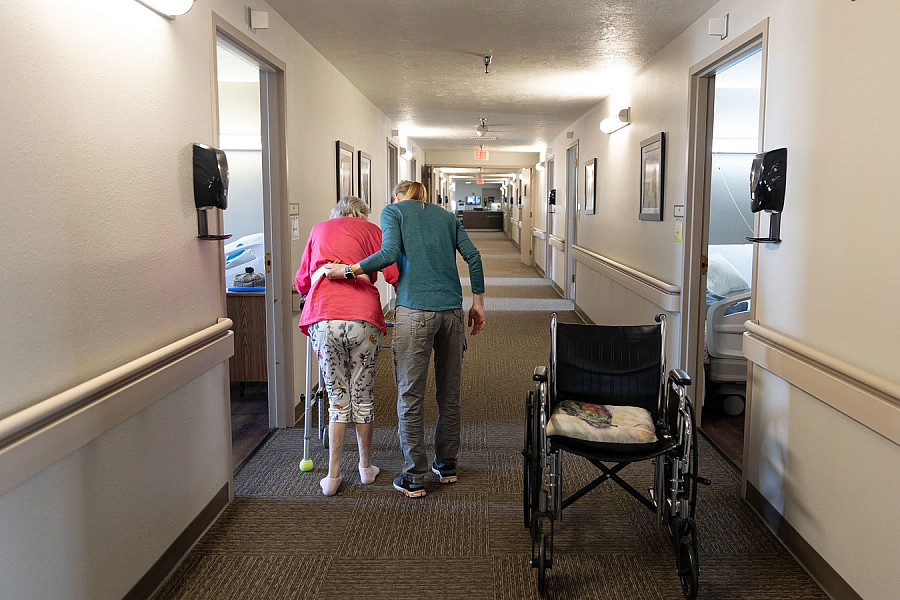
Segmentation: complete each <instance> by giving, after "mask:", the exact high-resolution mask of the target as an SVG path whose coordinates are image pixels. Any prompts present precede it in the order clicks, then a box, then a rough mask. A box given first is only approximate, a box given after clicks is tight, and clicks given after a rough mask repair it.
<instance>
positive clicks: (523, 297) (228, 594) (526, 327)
mask: <svg viewBox="0 0 900 600" xmlns="http://www.w3.org/2000/svg"><path fill="white" fill-rule="evenodd" d="M472 238H473V241H474V242H475V244H476V245H477V246H478V248H479V250H480V251H481V253H482V256H483V257H484V266H485V275H486V278H487V286H486V287H487V303H486V304H487V306H488V309H489V310H488V313H487V318H488V325H487V328H486V329H485V331H484V332H483V333H482V334H480V335H478V336H477V337H475V338H469V347H468V351H467V352H466V357H465V367H464V368H465V371H464V378H463V381H464V383H463V419H464V423H463V432H462V449H461V453H460V457H459V466H458V473H459V478H460V480H459V482H458V483H456V484H453V485H444V486H442V485H441V484H440V483H438V482H436V481H434V480H433V479H432V480H429V481H428V483H426V490H427V493H428V495H427V496H426V497H425V498H421V499H407V498H406V497H404V496H403V495H401V494H400V493H398V492H396V491H394V489H393V487H392V485H391V480H392V478H393V476H394V474H395V473H396V472H398V471H399V470H400V469H401V468H402V467H403V459H402V456H401V455H400V452H399V446H398V442H397V434H396V428H397V416H396V412H395V406H396V396H395V390H394V386H393V381H392V375H391V361H390V359H389V357H387V358H386V359H384V358H383V360H382V361H381V364H380V365H379V371H378V378H377V381H376V397H377V400H376V431H375V440H374V457H373V462H374V463H375V464H377V465H378V466H380V467H381V468H382V473H381V474H380V475H379V476H378V478H377V480H376V481H375V483H374V484H372V485H368V486H363V485H361V484H360V480H359V474H358V472H357V470H356V466H357V461H358V455H357V453H356V441H355V434H354V433H353V431H352V430H351V431H350V432H348V437H347V441H346V444H345V453H344V459H343V463H342V472H343V473H344V483H343V484H342V487H341V489H340V492H339V494H338V495H337V496H335V497H331V498H325V497H323V496H322V495H321V493H320V490H319V486H318V481H319V479H320V478H321V477H323V476H324V474H325V472H326V466H327V450H324V449H322V447H321V444H320V443H319V442H318V441H315V442H313V447H314V449H315V452H314V453H313V457H312V458H313V461H314V464H315V469H314V470H313V471H312V472H310V473H302V472H300V470H299V469H298V466H297V465H298V463H299V461H300V458H301V455H302V448H303V431H302V430H301V429H287V430H281V431H278V432H277V433H276V434H275V435H274V436H273V437H272V438H270V440H269V441H268V442H267V444H266V445H265V446H264V447H263V448H262V449H261V450H260V451H259V452H258V453H257V454H256V455H255V456H254V457H253V458H252V459H251V460H250V462H248V463H247V465H246V466H245V467H244V469H243V470H242V471H241V472H240V473H239V474H238V476H237V477H236V478H235V496H236V497H235V501H234V503H232V504H231V505H230V506H229V507H228V509H227V510H226V511H225V512H224V514H223V515H222V516H221V517H220V518H219V520H218V521H217V522H216V523H215V524H214V525H213V526H212V527H211V528H210V530H209V531H208V532H207V534H206V535H205V536H204V537H203V539H202V540H200V542H199V543H198V544H197V546H196V547H195V548H194V550H193V551H192V552H191V554H190V555H189V556H188V557H187V558H186V559H185V561H184V563H182V565H181V567H180V568H179V569H178V570H177V571H176V572H175V574H174V575H173V576H172V577H171V578H170V579H169V581H168V582H167V583H166V584H165V585H164V586H163V588H162V589H161V590H160V591H159V592H158V593H157V595H156V596H155V598H157V599H160V600H162V599H176V598H178V599H182V598H184V599H215V600H225V599H235V600H237V599H240V600H247V599H253V598H260V599H263V598H265V599H276V598H277V599H282V598H285V599H286V598H305V599H328V600H332V599H337V598H415V599H417V600H419V599H429V600H435V599H440V598H448V599H449V598H454V599H455V598H473V599H480V598H485V599H488V598H490V599H498V600H499V599H510V600H513V599H515V600H520V599H523V598H538V593H537V584H536V575H535V574H536V571H533V570H532V569H531V568H530V566H529V557H530V551H531V544H530V536H529V534H528V531H527V530H526V529H524V527H523V526H522V504H521V493H522V490H521V485H522V473H521V468H522V467H521V464H522V459H521V455H520V454H519V452H520V450H521V445H522V436H523V418H524V406H523V400H524V396H525V393H526V391H527V390H528V389H530V388H531V385H532V384H531V372H532V370H533V368H534V367H535V366H536V365H538V364H546V363H547V356H548V352H549V335H548V332H549V323H550V312H551V311H552V310H556V311H558V312H559V314H560V320H562V321H577V320H578V318H577V316H576V315H575V313H574V311H573V310H572V308H573V307H572V304H571V302H567V301H564V300H561V299H559V297H558V296H557V295H556V293H555V292H554V291H553V289H552V288H551V286H550V283H549V282H548V281H547V280H545V279H540V278H539V277H537V275H536V273H535V272H534V271H533V270H532V269H531V268H528V267H526V266H524V265H522V264H521V263H520V261H519V253H518V251H517V250H515V248H514V247H513V246H512V245H511V244H510V242H509V241H507V240H506V239H505V238H504V237H503V236H502V235H501V234H490V233H474V234H473V235H472ZM460 273H461V274H467V271H466V269H465V265H464V264H461V265H460ZM466 281H467V279H466ZM464 290H466V288H465V286H464ZM466 291H467V290H466ZM433 390H434V383H433V379H432V380H431V381H430V382H429V393H430V394H431V397H432V398H433ZM427 406H428V409H427V413H426V419H427V421H426V422H427V423H428V424H429V425H430V427H432V428H433V425H434V422H435V418H436V416H437V409H436V406H435V403H434V401H433V400H432V401H431V402H429V403H428V404H427ZM432 431H433V429H432ZM700 448H701V453H700V471H701V474H702V475H705V476H706V477H709V478H710V479H712V480H713V486H712V487H709V488H703V489H701V490H700V496H699V501H698V506H697V521H698V525H699V532H700V535H699V548H700V566H701V573H700V597H701V598H711V599H738V598H771V599H785V598H791V599H798V598H826V597H827V596H825V594H824V593H823V592H822V591H821V590H820V589H819V587H818V586H817V585H816V584H815V582H813V581H812V579H810V577H809V576H808V575H807V574H806V572H805V571H804V570H803V569H802V568H801V567H800V566H799V565H798V564H797V563H796V562H795V561H794V559H793V558H792V557H791V556H790V555H789V554H788V553H787V552H786V551H785V550H784V548H783V547H782V546H781V544H780V543H779V542H778V540H776V539H775V537H774V536H773V535H772V534H771V533H770V532H769V531H768V530H767V529H766V528H765V527H764V526H763V525H762V523H761V522H760V521H759V520H758V519H757V518H756V517H755V516H754V514H753V513H752V511H751V510H750V508H749V507H748V506H747V505H746V504H745V503H744V502H743V501H742V499H741V497H740V477H739V475H738V473H737V472H736V471H735V470H734V469H733V467H732V466H731V465H730V464H729V463H728V462H726V461H725V460H724V459H722V458H721V456H720V455H719V454H718V453H717V452H716V451H715V450H714V449H713V448H712V447H711V446H710V445H709V444H708V443H707V442H706V441H705V440H702V439H701V445H700ZM429 449H430V450H433V448H431V447H430V448H429ZM588 467H590V468H588ZM649 469H650V465H649V463H639V464H638V465H634V466H632V467H629V468H628V469H626V470H625V471H624V472H623V476H624V478H625V479H626V480H628V481H629V482H630V483H631V484H632V485H634V486H635V487H636V488H637V489H639V490H643V489H646V488H647V487H648V485H649V480H650V475H651V474H650V470H649ZM563 470H564V473H565V479H564V483H565V485H566V488H567V489H568V490H569V491H570V492H571V490H573V489H575V488H576V486H580V485H583V484H585V483H587V482H588V481H590V480H591V479H593V477H594V474H593V471H592V470H593V467H592V466H590V465H587V463H586V462H584V461H582V460H581V459H577V458H573V457H571V456H569V455H566V456H565V459H564V465H563ZM653 518H654V516H653V515H652V514H651V513H650V512H649V511H647V509H646V508H644V507H643V506H641V505H639V504H638V503H637V502H636V501H635V500H634V499H632V498H631V497H630V496H629V495H627V494H626V493H625V492H623V491H622V490H621V489H620V488H619V487H618V486H614V485H613V484H611V483H605V484H603V485H601V486H600V487H599V488H598V489H597V490H594V491H592V492H591V493H589V494H588V495H587V496H585V497H584V498H582V499H581V500H579V501H578V502H577V503H575V504H573V505H572V506H571V507H570V508H568V509H566V512H565V514H564V520H563V521H562V523H561V524H557V528H556V539H555V551H556V555H555V562H554V568H553V570H552V572H551V573H550V575H549V578H548V592H547V597H548V598H585V599H609V600H622V599H630V598H634V599H648V600H650V599H653V600H659V599H672V600H677V599H678V598H682V597H683V596H682V594H681V587H680V584H679V581H678V578H677V576H676V575H675V561H674V557H673V555H672V550H671V545H670V542H669V539H668V537H667V536H666V535H664V534H663V532H661V531H660V530H658V529H657V528H656V527H655V525H654V523H653Z"/></svg>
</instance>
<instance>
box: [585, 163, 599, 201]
mask: <svg viewBox="0 0 900 600" xmlns="http://www.w3.org/2000/svg"><path fill="white" fill-rule="evenodd" d="M596 206H597V159H596V158H592V159H591V160H589V161H587V163H585V165H584V214H586V215H592V214H594V211H595V209H596Z"/></svg>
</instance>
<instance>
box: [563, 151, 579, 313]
mask: <svg viewBox="0 0 900 600" xmlns="http://www.w3.org/2000/svg"><path fill="white" fill-rule="evenodd" d="M573 148H574V149H575V164H574V165H572V167H573V168H572V171H573V172H574V174H575V177H574V178H573V179H574V180H573V181H572V198H571V201H570V198H569V151H570V150H572V149H573ZM578 152H579V148H578V140H575V141H574V142H572V143H571V144H569V145H568V146H567V147H566V227H565V231H566V258H565V260H566V279H565V284H566V285H565V286H564V287H563V290H564V291H565V294H564V296H565V298H566V300H572V301H573V302H574V301H575V259H574V258H572V245H573V244H575V241H576V237H575V236H576V232H577V229H578V228H577V227H576V224H575V223H576V219H577V218H578V212H579V210H578V208H579V207H578Z"/></svg>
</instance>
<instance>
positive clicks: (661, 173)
mask: <svg viewBox="0 0 900 600" xmlns="http://www.w3.org/2000/svg"><path fill="white" fill-rule="evenodd" d="M665 161H666V134H665V133H663V132H660V133H657V134H656V135H654V136H653V137H650V138H647V139H646V140H644V141H642V142H641V190H640V194H641V198H640V211H639V213H638V218H639V219H640V220H641V221H662V220H663V190H664V189H665V172H666V162H665Z"/></svg>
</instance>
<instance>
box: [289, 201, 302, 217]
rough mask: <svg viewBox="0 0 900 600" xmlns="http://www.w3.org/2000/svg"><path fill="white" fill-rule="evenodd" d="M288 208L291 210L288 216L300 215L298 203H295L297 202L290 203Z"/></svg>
mask: <svg viewBox="0 0 900 600" xmlns="http://www.w3.org/2000/svg"><path fill="white" fill-rule="evenodd" d="M289 206H290V208H291V210H290V214H292V215H299V214H300V204H299V203H297V202H291V203H290V205H289Z"/></svg>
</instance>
